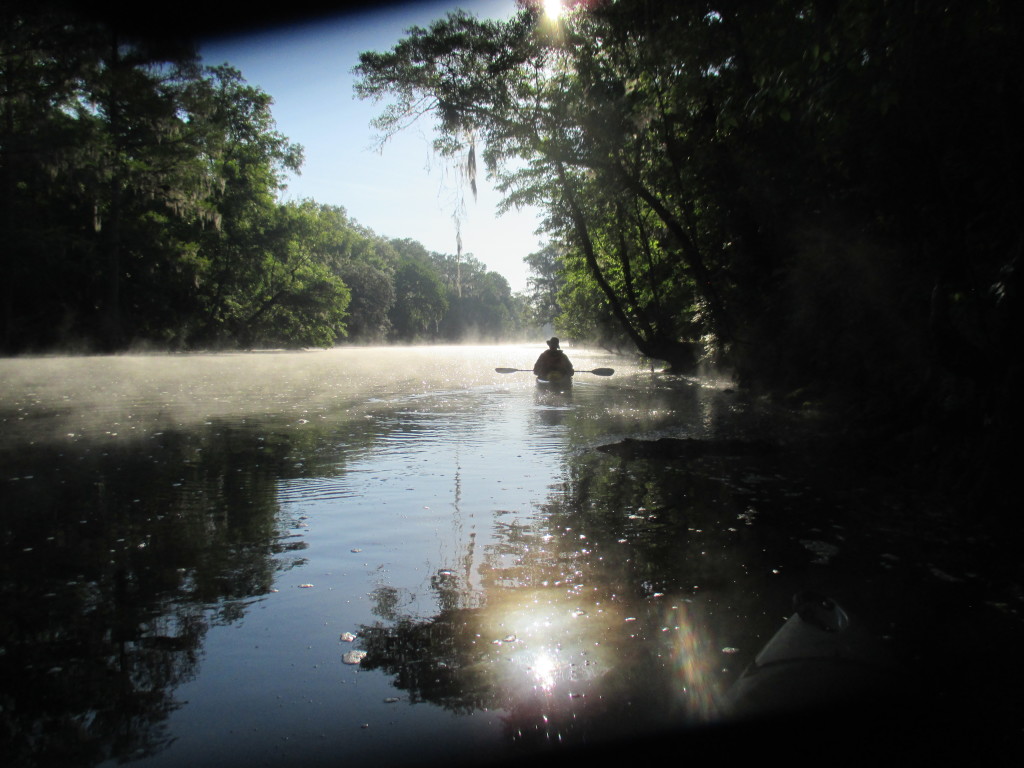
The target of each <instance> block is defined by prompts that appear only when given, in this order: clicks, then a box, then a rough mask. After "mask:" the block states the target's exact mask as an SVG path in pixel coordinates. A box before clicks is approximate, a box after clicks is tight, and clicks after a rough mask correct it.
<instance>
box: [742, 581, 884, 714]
mask: <svg viewBox="0 0 1024 768" xmlns="http://www.w3.org/2000/svg"><path fill="white" fill-rule="evenodd" d="M793 603H794V608H795V610H796V613H794V614H793V615H792V616H791V617H790V618H789V619H788V620H787V621H786V623H785V624H783V626H782V627H781V628H780V629H779V631H778V632H776V633H775V634H774V635H773V636H772V638H771V639H770V640H769V641H768V643H767V644H766V645H765V646H764V648H762V649H761V652H760V653H758V654H757V656H756V657H755V658H754V661H753V662H752V663H751V664H750V666H748V667H747V669H746V670H744V672H743V674H742V675H740V677H739V678H738V679H737V680H736V682H735V683H734V684H733V685H732V687H731V688H730V689H729V691H728V693H727V695H726V702H725V703H726V707H725V710H726V711H725V714H726V715H727V717H729V718H730V719H736V720H751V719H759V718H763V717H767V716H778V715H784V714H785V713H787V712H789V713H796V712H805V713H806V712H814V711H819V710H820V709H821V708H829V707H842V706H846V705H848V704H851V703H853V702H856V701H861V700H864V699H866V698H870V697H873V696H875V695H877V694H878V692H879V691H883V690H886V689H887V688H889V687H890V686H891V683H892V680H893V677H894V662H893V660H892V658H891V656H890V654H889V650H888V648H886V647H885V646H884V645H883V644H882V641H881V640H880V639H878V638H876V637H875V636H873V635H871V634H870V633H869V632H868V631H867V630H866V629H865V628H864V627H863V626H861V625H859V624H857V623H856V622H853V621H851V619H850V617H849V616H848V615H847V614H846V612H845V611H844V610H843V609H842V608H841V607H840V606H839V605H838V604H837V603H836V602H835V601H834V600H832V599H831V598H828V597H825V596H823V595H820V594H817V593H813V592H801V593H798V594H797V595H796V596H795V597H794V598H793Z"/></svg>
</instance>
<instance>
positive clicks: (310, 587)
mask: <svg viewBox="0 0 1024 768" xmlns="http://www.w3.org/2000/svg"><path fill="white" fill-rule="evenodd" d="M313 587H314V585H313V584H299V589H312V588H313Z"/></svg>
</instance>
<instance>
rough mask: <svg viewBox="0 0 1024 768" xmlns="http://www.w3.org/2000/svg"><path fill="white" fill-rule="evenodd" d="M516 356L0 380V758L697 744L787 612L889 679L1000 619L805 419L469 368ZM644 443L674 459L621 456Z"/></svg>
mask: <svg viewBox="0 0 1024 768" xmlns="http://www.w3.org/2000/svg"><path fill="white" fill-rule="evenodd" d="M536 352H537V349H535V348H533V347H461V348H459V347H448V348H412V349H338V350H331V351H327V352H307V353H264V354H247V355H242V354H239V355H195V356H169V357H161V356H138V357H134V356H124V357H86V358H37V359H22V360H4V361H0V395H2V400H0V418H2V425H3V436H2V438H0V509H2V510H3V512H2V532H3V539H2V547H3V552H2V555H3V561H2V562H3V564H2V566H0V568H2V571H0V590H2V594H3V600H4V606H5V610H4V612H3V616H2V618H0V622H2V623H0V642H2V654H0V668H2V672H3V674H2V680H3V683H2V686H3V688H2V701H0V705H2V717H3V724H4V730H3V733H2V734H0V739H3V744H4V750H5V753H7V754H8V755H9V756H10V758H11V761H13V762H5V764H18V765H22V764H24V765H32V764H65V765H98V764H102V763H104V762H109V761H115V760H116V761H125V760H129V761H133V763H136V764H138V765H140V766H141V765H145V766H165V765H166V766H171V765H175V766H176V765H185V764H188V765H218V766H225V765H264V764H266V765H277V764H282V763H288V764H338V763H342V762H348V761H351V760H360V761H366V760H375V761H379V762H380V763H382V764H385V765H388V764H397V763H422V762H431V763H432V762H440V761H464V760H469V759H473V760H490V759H497V758H509V757H515V756H520V757H521V756H526V755H531V754H535V753H537V752H538V750H542V751H544V753H545V754H548V752H547V750H551V749H554V750H556V751H557V750H558V749H559V748H560V747H571V746H578V745H588V744H595V743H596V744H600V743H602V742H603V741H604V740H606V739H613V740H616V739H622V738H633V739H635V738H636V737H638V736H643V735H645V734H656V733H661V732H664V731H665V730H666V729H670V730H674V729H679V728H684V727H685V730H684V731H683V732H684V733H701V732H704V731H702V729H703V728H704V727H705V726H710V725H713V724H715V723H718V722H719V721H720V720H721V711H720V705H721V701H722V696H723V694H724V692H725V691H726V690H727V688H728V686H729V685H730V684H731V683H732V681H733V680H735V678H736V677H737V675H738V674H739V673H740V672H741V671H742V669H743V668H744V667H745V666H746V665H747V664H748V663H749V662H750V661H751V660H752V659H753V657H754V655H755V654H756V652H757V650H758V649H759V648H760V647H761V646H762V645H763V644H764V642H765V641H766V640H767V639H768V638H769V637H770V636H771V635H772V633H773V632H775V630H777V629H778V628H779V627H780V626H781V624H782V623H783V621H784V620H785V618H786V617H787V615H788V614H789V613H790V597H791V595H792V594H793V593H794V592H796V591H798V590H800V589H806V588H813V589H819V590H821V591H825V592H827V593H829V594H833V595H834V596H836V597H837V598H839V599H840V600H842V601H843V602H844V605H847V606H848V607H850V608H851V609H853V610H854V611H855V612H860V613H861V614H863V615H865V616H867V618H868V619H869V621H868V624H869V625H870V628H871V631H872V632H874V634H875V635H876V636H877V637H878V638H880V639H881V640H882V642H887V643H890V644H891V645H892V646H893V655H894V657H896V658H897V659H912V658H913V657H914V656H915V654H917V655H924V656H927V657H928V658H929V659H930V658H931V654H933V653H934V652H933V651H930V650H929V651H925V650H922V645H923V643H924V640H923V639H922V638H923V637H925V636H927V634H928V633H927V632H924V631H922V630H921V622H922V616H925V617H926V618H927V617H931V620H932V621H934V615H933V610H932V609H933V606H934V605H936V604H940V605H941V604H945V605H947V606H949V608H950V609H951V610H956V611H962V610H965V608H964V606H966V607H967V608H966V609H967V610H973V611H976V612H977V613H978V614H979V615H980V614H984V616H983V617H981V619H979V620H983V621H984V622H985V623H984V624H981V625H980V626H981V627H984V629H978V628H977V627H978V626H979V625H978V624H977V622H976V621H975V620H974V619H972V620H971V621H972V622H974V623H973V624H972V625H971V626H972V627H974V628H973V629H971V633H977V632H981V633H985V632H992V633H996V634H998V632H999V631H1000V628H1001V627H1002V625H1001V624H999V622H1001V621H1003V618H1004V617H1007V616H1011V617H1012V616H1015V615H1016V612H1017V611H1018V609H1019V605H1018V604H1016V603H1013V604H1011V603H1010V602H1007V600H1008V599H1009V598H1006V597H1005V595H997V594H995V593H992V592H989V591H988V590H989V588H990V587H991V586H992V585H991V583H989V582H984V583H981V582H979V576H978V575H977V573H976V571H974V570H972V568H973V564H974V563H975V559H976V558H975V557H973V556H968V555H967V554H965V553H964V551H963V549H962V548H961V547H957V546H953V545H951V543H950V541H949V539H950V536H952V534H949V533H948V532H946V531H944V530H943V529H942V527H941V525H939V524H938V523H936V524H935V525H929V526H928V527H927V530H922V527H921V526H919V525H917V524H916V523H915V524H913V525H908V524H907V522H906V520H907V519H910V518H913V519H915V520H917V521H918V522H920V520H921V519H927V518H926V517H924V518H922V517H921V515H926V511H925V512H920V511H919V510H915V511H914V512H913V514H905V515H903V517H894V516H893V515H892V514H891V508H892V504H890V505H889V506H888V507H887V506H885V505H884V504H882V503H881V501H880V499H881V496H882V495H883V494H882V493H881V492H880V491H879V490H878V488H877V486H876V485H875V481H874V480H873V479H872V478H868V477H860V476H858V474H857V470H856V469H852V468H850V467H848V466H846V467H840V468H838V469H837V464H839V462H834V461H827V460H822V463H821V466H811V465H813V464H814V462H810V464H809V463H808V461H807V458H808V456H809V455H810V456H813V455H814V452H810V453H808V452H806V451H805V452H803V453H801V454H799V459H796V458H794V454H793V453H791V452H790V449H791V448H792V447H793V446H799V445H803V444H805V442H806V441H807V440H810V439H815V436H814V435H812V434H811V433H810V432H808V433H807V434H805V433H804V432H802V431H801V430H802V429H803V427H802V425H801V423H800V422H799V421H798V420H792V419H790V420H786V421H780V417H779V416H778V415H776V414H773V413H771V411H770V410H769V409H768V408H767V407H765V406H763V405H758V404H756V403H751V402H748V401H747V400H746V399H745V398H744V397H743V396H741V395H739V394H737V393H735V392H733V391H732V390H731V389H729V388H727V387H726V385H725V384H724V383H722V382H718V381H714V380H697V379H686V378H679V377H665V376H661V375H657V374H652V373H650V372H649V371H646V370H643V369H641V368H638V367H637V366H636V365H634V364H633V363H631V361H629V360H624V359H621V358H615V357H612V356H608V355H606V354H604V353H601V352H597V351H593V350H572V351H571V356H572V357H573V360H574V362H575V363H576V366H577V368H594V367H598V366H611V367H614V368H616V369H617V373H616V375H615V376H614V377H612V378H608V379H603V378H599V377H595V376H589V377H588V376H587V375H585V374H580V375H579V376H578V377H577V382H576V385H575V386H574V387H573V388H572V390H571V391H568V392H552V391H548V390H543V389H538V388H537V387H536V386H535V384H534V382H533V378H532V376H530V375H529V374H526V373H521V374H510V375H500V374H497V373H495V372H494V370H493V369H494V367H495V366H510V367H530V365H531V364H532V360H533V357H534V356H535V354H536ZM664 437H670V438H682V439H685V440H677V441H675V442H673V443H672V445H673V446H675V449H674V453H671V452H670V455H669V454H666V452H665V451H663V450H662V451H659V452H654V453H652V452H650V451H646V450H636V449H635V448H636V445H639V444H636V445H632V446H631V445H629V444H623V442H622V441H623V440H625V439H626V438H641V439H650V440H653V439H658V438H664ZM624 445H625V447H624ZM645 445H646V444H645ZM936 541H938V542H939V543H940V545H939V546H932V545H933V544H935V542H936ZM978 546H981V544H978ZM975 554H976V553H975ZM1011 593H1012V590H1011ZM922 595H924V597H923V598H922ZM911 601H912V602H913V603H914V604H913V605H912V606H911V605H910V602H911ZM1011 602H1012V601H1011ZM954 623H955V622H948V623H947V622H943V623H941V624H940V626H943V627H946V626H949V625H951V624H954ZM958 626H960V625H959V624H958ZM1013 626H1014V627H1016V623H1015V622H1014V623H1013ZM962 635H963V633H962V632H959V633H957V634H954V635H952V636H951V637H950V638H947V640H946V641H945V642H946V643H947V644H950V645H953V644H956V643H960V641H961V639H962ZM998 642H999V640H998V638H997V639H995V640H992V641H991V642H990V643H989V647H990V648H993V647H999V646H998ZM993 644H994V645H993ZM957 647H959V648H961V649H966V646H963V645H962V644H960V645H958V646H957ZM964 652H965V653H970V654H975V653H977V652H978V651H977V649H975V648H970V649H967V650H965V651H964ZM957 663H958V664H960V665H965V664H967V667H968V668H970V661H969V660H968V659H965V658H960V659H958V660H957ZM940 687H941V686H940ZM982 688H983V691H984V692H988V689H987V688H984V686H982ZM958 690H959V689H958ZM886 695H887V694H886ZM1010 731H1012V727H1011V729H1010ZM1006 732H1007V731H1006V729H1005V728H1003V729H1002V730H1000V731H999V733H1006ZM1019 734H1020V731H1019V728H1018V729H1017V731H1016V733H1015V734H1014V733H1012V732H1011V733H1009V735H1008V738H1010V737H1013V736H1019Z"/></svg>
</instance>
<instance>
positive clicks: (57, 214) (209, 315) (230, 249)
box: [0, 3, 521, 352]
mask: <svg viewBox="0 0 1024 768" xmlns="http://www.w3.org/2000/svg"><path fill="white" fill-rule="evenodd" d="M2 23H3V27H2V30H0V88H2V91H0V209H2V214H0V216H2V218H0V237H2V238H3V241H4V243H5V247H4V249H3V251H2V256H0V258H2V263H0V268H2V269H3V272H4V278H5V279H4V281H3V288H2V290H0V349H2V350H4V351H6V352H18V351H25V350H47V349H54V348H61V349H69V348H70V349H87V350H90V349H99V350H108V351H113V350H119V349H125V348H130V347H134V346H138V345H144V346H148V347H152V348H157V349H193V348H218V347H229V348H233V347H240V348H252V347H259V346H263V347H265V346H284V347H304V346H322V347H323V346H330V345H332V344H335V343H338V342H339V341H342V340H348V341H352V342H359V343H371V342H383V341H412V340H445V341H454V340H459V339H460V338H463V337H464V336H466V335H468V334H470V333H480V334H482V335H483V336H484V337H485V338H490V339H495V340H497V339H502V338H508V337H509V336H511V335H513V334H515V333H517V332H518V331H519V329H520V326H521V317H520V314H521V313H520V312H519V310H518V306H519V305H518V304H516V302H514V301H513V300H512V296H511V291H510V289H509V287H508V285H507V283H504V282H503V279H502V278H500V276H498V275H496V274H494V273H490V272H488V271H487V270H486V268H485V267H484V265H483V264H481V263H480V262H477V261H475V260H471V259H470V260H465V259H463V258H462V257H461V255H460V257H459V258H457V259H456V261H457V266H458V265H461V270H462V277H461V279H460V280H458V281H456V282H452V281H450V280H446V278H445V274H446V270H447V269H448V262H449V261H450V260H451V259H452V257H449V256H448V255H445V254H433V253H427V252H426V251H425V250H424V249H423V248H422V246H419V245H418V244H415V245H416V246H417V247H418V251H417V253H416V254H415V256H414V257H413V256H410V253H409V249H410V248H411V247H412V245H409V244H406V245H403V244H399V243H396V242H393V241H391V240H389V239H388V238H387V237H385V236H382V235H378V234H376V233H374V232H371V231H369V230H367V229H366V228H364V227H361V226H360V225H359V224H358V223H356V222H355V221H353V220H351V219H350V218H349V217H348V215H347V213H346V211H345V210H344V208H341V207H338V206H328V205H323V204H319V203H316V202H314V201H310V200H307V201H301V202H289V203H282V202H281V201H280V199H279V198H280V192H281V191H282V190H283V189H284V180H285V177H286V174H287V173H289V172H298V171H299V170H300V169H301V167H302V161H303V157H302V148H301V147H300V146H298V145H296V144H294V143H293V142H291V141H289V140H288V139H287V138H286V137H285V136H283V135H282V134H281V133H280V132H279V131H278V130H277V127H276V124H275V122H274V118H273V114H272V106H273V103H272V99H271V97H270V96H269V95H268V94H267V93H265V92H263V91H262V90H260V89H259V88H257V87H255V86H252V85H249V84H248V83H246V81H245V79H244V78H243V76H242V74H241V73H240V72H239V71H237V70H235V69H233V68H231V67H230V66H227V65H223V66H212V67H211V66H204V65H203V64H202V62H201V60H200V58H199V56H198V54H197V52H196V50H195V47H194V46H192V45H190V44H184V43H179V42H176V41H172V40H167V39H159V38H156V39H145V38H141V37H137V36H126V35H123V34H121V33H119V32H118V30H117V29H116V28H115V27H114V26H112V25H108V24H104V23H99V22H93V21H90V20H88V19H87V18H83V17H80V16H77V15H75V14H74V13H72V12H71V11H70V10H69V9H68V8H66V7H63V6H60V5H53V4H45V3H44V4H42V5H40V6H39V7H38V8H35V9H32V10H28V11H14V10H12V11H10V12H5V13H4V14H3V20H2ZM414 250H415V249H414ZM463 262H464V263H463ZM411 270H419V273H420V274H419V277H418V278H417V279H412V277H411ZM474 302H475V303H474Z"/></svg>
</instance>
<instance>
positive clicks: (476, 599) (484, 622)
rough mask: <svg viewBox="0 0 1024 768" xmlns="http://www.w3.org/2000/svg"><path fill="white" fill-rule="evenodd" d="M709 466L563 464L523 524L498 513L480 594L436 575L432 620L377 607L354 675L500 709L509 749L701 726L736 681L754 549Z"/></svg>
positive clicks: (414, 693) (421, 695)
mask: <svg viewBox="0 0 1024 768" xmlns="http://www.w3.org/2000/svg"><path fill="white" fill-rule="evenodd" d="M720 468H721V466H720V465H719V464H714V465H711V464H708V465H692V466H690V467H688V468H687V469H686V471H680V473H679V477H678V478H677V479H676V481H675V482H669V483H666V482H664V479H665V473H666V471H667V470H666V467H665V466H664V464H663V463H647V462H644V461H635V460H629V461H627V460H624V459H621V458H619V457H616V456H609V455H603V454H601V453H597V452H592V451H591V452H587V453H581V454H578V455H576V456H574V457H572V458H571V459H570V470H569V474H568V477H567V480H566V482H565V485H564V487H560V488H558V489H556V491H555V492H554V493H553V494H552V495H551V497H550V499H549V500H548V502H547V503H546V504H545V505H544V506H543V507H542V508H541V509H540V510H537V511H536V513H535V514H534V515H533V517H532V519H531V521H530V522H528V523H523V522H520V521H516V520H512V521H506V520H502V519H501V517H500V515H499V517H498V519H497V520H496V522H495V526H496V536H495V539H496V541H495V543H494V544H493V545H492V546H490V547H489V548H488V550H487V551H486V552H485V554H484V558H483V562H482V563H481V565H480V566H479V569H478V572H479V575H480V582H479V587H478V588H474V587H473V586H472V585H471V584H470V582H469V580H468V579H467V578H465V577H463V576H461V575H459V574H457V573H454V572H451V571H439V572H438V573H436V574H435V575H434V577H433V578H432V579H431V589H432V591H433V594H434V597H435V600H436V603H437V605H438V607H439V610H438V612H437V614H436V615H434V616H431V617H417V616H412V615H402V614H401V612H400V611H399V612H396V611H395V603H396V601H394V600H391V601H389V602H388V604H387V605H386V606H385V605H383V602H382V601H381V596H380V595H378V596H377V598H378V601H379V602H378V610H377V611H376V613H377V615H378V616H380V617H381V618H382V621H381V622H378V623H376V624H374V625H372V626H363V627H362V628H361V630H360V638H361V642H362V645H363V647H364V648H365V649H366V650H367V651H368V656H367V658H366V659H365V661H364V662H363V666H364V667H367V668H371V669H381V670H383V671H385V672H386V673H388V674H389V675H392V676H393V677H394V685H395V686H396V687H397V688H399V689H401V690H403V691H405V692H407V695H408V698H409V700H410V701H412V702H421V701H427V702H431V703H434V704H437V705H440V706H443V707H445V708H447V709H449V710H451V711H453V712H458V713H464V714H468V713H471V712H473V711H474V710H481V709H485V710H497V711H501V712H503V713H504V716H503V720H504V724H505V731H506V739H507V741H508V742H509V743H510V744H513V745H518V746H520V747H522V748H523V749H524V750H527V751H530V750H533V749H536V748H542V747H544V746H548V745H555V744H582V743H590V742H595V741H600V740H602V739H609V738H615V737H617V736H630V737H635V736H637V735H638V734H642V733H644V732H646V731H652V730H656V729H661V728H667V727H677V726H678V725H679V724H680V723H689V724H691V725H698V724H701V723H706V722H709V721H714V720H715V719H717V717H718V714H719V702H720V698H721V697H720V693H721V692H722V690H723V689H724V687H725V686H726V685H727V684H728V683H729V682H730V681H731V679H733V678H734V677H735V674H736V673H738V672H739V669H738V668H735V667H731V665H730V661H731V660H732V659H731V653H732V652H733V651H734V649H733V648H731V647H729V646H730V645H732V644H734V643H735V640H734V634H735V632H736V631H737V630H738V627H736V626H733V624H735V623H736V619H735V617H736V615H737V612H739V613H740V614H741V615H742V614H743V613H745V612H746V611H745V609H744V607H743V605H742V601H743V600H744V599H746V600H751V601H755V600H757V596H756V595H749V594H748V595H747V596H746V597H744V595H743V594H742V592H743V589H737V586H736V584H737V582H738V581H742V580H743V578H744V576H745V574H746V572H747V569H748V568H750V567H756V562H757V553H758V551H759V549H760V548H758V547H753V546H748V543H747V538H748V533H747V531H745V530H744V527H745V526H743V524H742V522H741V521H740V515H741V514H742V513H743V510H744V509H746V507H747V505H748V501H749V498H748V495H747V494H745V493H743V492H742V491H740V490H738V489H737V488H735V487H734V486H733V485H731V484H729V483H725V482H722V481H721V480H718V479H713V477H712V476H713V474H714V472H715V471H716V470H717V469H720ZM696 500H699V501H696ZM726 605H728V608H729V610H728V611H721V613H722V614H723V615H721V616H719V615H718V609H719V608H722V607H725V606H726ZM763 612H764V606H763V605H762V606H760V607H759V608H755V607H754V606H751V613H763ZM730 617H732V618H731V619H730ZM773 621H776V620H775V619H774V617H773V618H772V619H770V620H769V621H768V622H766V624H768V626H771V622H773ZM755 624H756V619H755ZM744 630H747V631H749V628H748V627H744ZM723 648H724V649H725V651H724V652H723V650H722V649H723ZM750 650H751V651H752V650H754V649H750Z"/></svg>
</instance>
